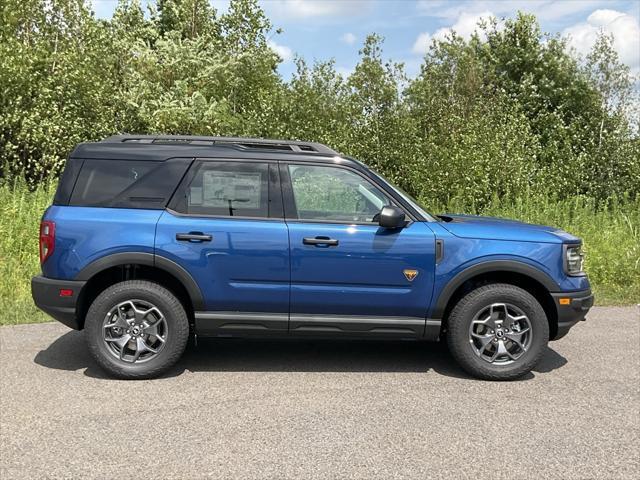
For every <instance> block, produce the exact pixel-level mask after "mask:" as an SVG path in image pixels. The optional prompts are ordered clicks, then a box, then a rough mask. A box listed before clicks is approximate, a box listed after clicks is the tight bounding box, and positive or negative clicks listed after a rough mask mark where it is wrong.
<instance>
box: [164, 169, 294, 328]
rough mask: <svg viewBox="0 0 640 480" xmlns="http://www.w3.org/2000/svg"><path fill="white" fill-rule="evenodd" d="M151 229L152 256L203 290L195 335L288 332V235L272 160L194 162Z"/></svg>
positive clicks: (196, 317) (196, 314)
mask: <svg viewBox="0 0 640 480" xmlns="http://www.w3.org/2000/svg"><path fill="white" fill-rule="evenodd" d="M170 207H171V208H170V209H169V210H167V211H165V212H164V213H163V214H162V216H161V217H160V220H159V221H158V226H157V230H156V245H155V247H156V249H155V252H156V255H157V256H163V257H166V258H168V259H169V260H172V261H174V262H175V263H177V264H179V265H180V266H182V267H183V268H184V269H185V270H186V271H187V272H189V274H190V275H191V276H192V277H193V278H194V280H195V281H196V283H197V284H198V286H199V288H200V291H201V293H202V295H203V297H204V305H203V308H202V309H201V310H200V311H197V312H195V319H196V331H197V333H198V334H201V335H230V334H234V335H237V334H241V335H244V334H252V333H256V334H260V335H262V334H268V333H270V332H272V333H281V334H282V333H285V334H286V332H287V323H288V314H289V311H288V310H289V238H288V234H287V226H286V224H285V223H284V219H283V218H282V217H283V214H282V196H281V193H280V184H279V180H278V168H277V164H276V163H267V162H250V161H231V160H228V161H213V160H209V161H207V160H203V161H196V162H195V163H194V165H193V166H192V167H191V170H190V171H189V173H188V174H187V177H186V178H185V179H184V180H183V182H182V184H181V186H180V187H179V189H178V191H177V192H176V195H175V196H174V199H173V200H172V203H171V206H170Z"/></svg>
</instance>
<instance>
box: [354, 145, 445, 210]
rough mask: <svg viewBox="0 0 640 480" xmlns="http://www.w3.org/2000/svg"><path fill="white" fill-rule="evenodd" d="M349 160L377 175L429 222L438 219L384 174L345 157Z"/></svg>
mask: <svg viewBox="0 0 640 480" xmlns="http://www.w3.org/2000/svg"><path fill="white" fill-rule="evenodd" d="M347 158H349V159H350V160H353V161H355V162H358V163H360V164H361V165H363V166H365V167H366V168H367V170H369V171H370V172H371V173H372V174H373V176H375V177H377V178H378V179H379V180H382V181H383V182H384V183H386V184H387V185H389V186H390V187H391V188H392V189H393V191H395V192H396V193H397V194H398V195H400V197H402V199H403V200H404V201H405V202H407V203H408V204H409V205H411V206H412V207H413V208H414V209H415V210H417V211H418V213H420V214H421V215H422V216H423V217H424V218H425V220H427V221H429V222H437V221H438V219H437V218H436V217H434V216H433V215H431V214H430V213H429V212H427V211H426V210H425V209H424V207H423V206H422V205H420V204H419V203H418V201H417V200H416V199H415V198H413V197H412V196H411V195H409V194H408V193H407V192H405V191H404V190H402V189H401V188H400V187H398V186H396V185H394V184H393V183H392V182H390V181H389V180H387V179H386V178H385V177H384V176H382V175H380V174H379V173H377V172H376V171H374V170H372V169H371V168H369V167H367V166H366V165H365V164H364V163H362V162H360V161H359V160H356V159H355V158H351V157H347Z"/></svg>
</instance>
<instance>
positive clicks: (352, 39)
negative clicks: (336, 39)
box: [340, 32, 357, 45]
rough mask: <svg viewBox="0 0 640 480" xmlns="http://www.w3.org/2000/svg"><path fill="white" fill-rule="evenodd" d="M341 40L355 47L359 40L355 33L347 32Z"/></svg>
mask: <svg viewBox="0 0 640 480" xmlns="http://www.w3.org/2000/svg"><path fill="white" fill-rule="evenodd" d="M340 40H342V41H343V42H344V43H346V44H347V45H353V44H354V43H355V42H356V40H357V38H356V36H355V35H354V34H353V33H351V32H347V33H345V34H344V35H342V36H341V37H340Z"/></svg>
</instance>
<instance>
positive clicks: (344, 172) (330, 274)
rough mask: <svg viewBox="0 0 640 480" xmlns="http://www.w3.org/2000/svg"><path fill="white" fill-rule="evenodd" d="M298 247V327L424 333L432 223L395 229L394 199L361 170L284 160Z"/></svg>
mask: <svg viewBox="0 0 640 480" xmlns="http://www.w3.org/2000/svg"><path fill="white" fill-rule="evenodd" d="M281 177H282V178H283V192H284V194H285V212H286V218H287V224H288V227H289V239H290V246H291V247H290V248H291V313H290V321H289V330H290V332H291V333H307V334H313V333H318V334H323V333H328V334H336V333H337V334H340V333H343V334H367V335H369V334H373V335H378V334H380V335H400V336H422V335H423V333H424V328H425V323H426V313H427V308H428V306H429V302H430V299H431V293H432V288H433V276H434V268H435V237H434V234H433V232H432V231H431V229H430V228H428V226H427V225H426V224H425V223H422V222H417V221H415V222H410V223H409V224H408V225H407V226H406V227H405V228H402V229H395V230H389V229H385V228H381V227H379V226H378V223H377V219H376V218H375V217H376V214H377V213H378V212H379V211H380V209H381V208H382V206H384V205H389V204H394V203H395V202H394V200H393V199H392V198H390V196H389V195H388V194H387V193H385V192H384V191H383V190H382V189H381V188H379V187H378V186H376V185H375V184H374V183H372V182H371V181H370V180H369V179H368V178H366V177H364V176H363V175H362V174H361V173H360V172H358V171H356V170H354V169H351V168H347V167H344V166H338V165H328V164H324V165H312V164H295V163H290V164H285V163H282V164H281Z"/></svg>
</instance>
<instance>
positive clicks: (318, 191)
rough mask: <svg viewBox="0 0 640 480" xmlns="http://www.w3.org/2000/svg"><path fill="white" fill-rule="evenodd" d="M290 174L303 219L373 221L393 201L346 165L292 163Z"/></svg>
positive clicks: (299, 215)
mask: <svg viewBox="0 0 640 480" xmlns="http://www.w3.org/2000/svg"><path fill="white" fill-rule="evenodd" d="M289 175H290V176H291V185H292V187H293V197H294V202H295V204H296V210H297V213H298V218H300V219H304V220H322V221H332V220H333V221H339V222H359V223H360V222H373V217H374V216H375V215H376V214H377V213H378V212H380V209H381V208H382V207H383V206H385V205H389V204H391V202H390V201H389V198H388V197H387V196H386V195H385V194H384V193H382V192H381V191H380V190H379V189H378V188H377V187H375V186H374V185H373V184H371V183H370V182H369V181H367V180H366V179H364V178H363V177H361V176H360V175H358V174H357V173H355V172H352V171H350V170H346V169H344V168H337V167H321V166H314V165H289Z"/></svg>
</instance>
